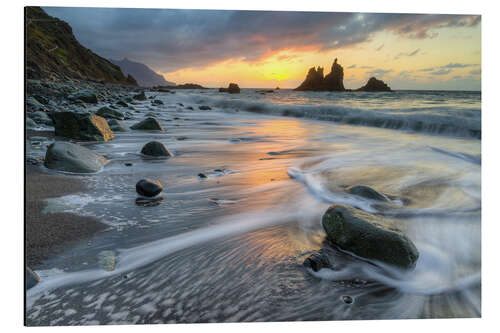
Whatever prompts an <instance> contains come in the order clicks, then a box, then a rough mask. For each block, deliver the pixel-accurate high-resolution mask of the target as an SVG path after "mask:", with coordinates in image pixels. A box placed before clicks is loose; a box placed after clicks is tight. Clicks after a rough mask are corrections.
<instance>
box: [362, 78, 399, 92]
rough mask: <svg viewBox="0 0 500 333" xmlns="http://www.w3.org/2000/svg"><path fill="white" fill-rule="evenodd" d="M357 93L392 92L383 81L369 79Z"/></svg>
mask: <svg viewBox="0 0 500 333" xmlns="http://www.w3.org/2000/svg"><path fill="white" fill-rule="evenodd" d="M357 91H392V90H391V88H390V87H389V86H388V85H387V84H385V82H384V81H382V80H378V79H376V78H375V77H371V78H370V79H369V80H368V82H367V83H366V84H365V85H364V86H362V87H361V88H359V89H357Z"/></svg>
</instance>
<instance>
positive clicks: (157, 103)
mask: <svg viewBox="0 0 500 333" xmlns="http://www.w3.org/2000/svg"><path fill="white" fill-rule="evenodd" d="M151 104H153V105H163V101H162V100H160V99H154V100H153V101H152V102H151Z"/></svg>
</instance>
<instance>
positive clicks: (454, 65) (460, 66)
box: [441, 62, 477, 68]
mask: <svg viewBox="0 0 500 333" xmlns="http://www.w3.org/2000/svg"><path fill="white" fill-rule="evenodd" d="M471 66H477V64H459V63H452V62H450V63H449V64H448V65H444V66H441V68H465V67H471Z"/></svg>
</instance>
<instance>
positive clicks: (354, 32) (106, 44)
mask: <svg viewBox="0 0 500 333" xmlns="http://www.w3.org/2000/svg"><path fill="white" fill-rule="evenodd" d="M44 9H45V10H46V11H47V12H48V14H49V15H52V16H56V17H58V18H60V19H63V20H65V21H67V22H68V23H69V24H70V25H71V26H72V28H73V31H74V33H75V35H76V37H77V39H78V40H79V41H80V42H81V43H82V44H83V45H85V46H86V47H88V48H90V49H91V50H93V51H94V52H96V53H97V54H99V55H101V56H103V57H106V58H123V57H127V58H129V59H133V60H136V61H140V62H143V63H146V64H148V65H150V66H151V67H153V68H154V69H156V70H158V71H161V72H171V71H174V70H179V69H182V68H194V67H205V66H208V65H211V64H214V63H217V62H221V61H225V60H227V59H240V60H242V61H246V62H257V61H260V60H262V59H264V58H266V57H269V56H272V55H274V54H277V53H280V52H283V51H286V50H290V51H301V50H302V51H330V50H335V49H342V48H346V47H351V46H355V45H358V44H360V43H363V42H367V41H370V40H371V37H372V36H373V34H374V33H376V32H379V31H389V32H393V33H395V34H397V35H399V36H401V37H403V38H431V37H432V36H434V35H435V34H437V32H436V31H437V30H439V29H440V28H443V27H464V26H474V25H477V24H479V23H480V21H481V17H480V16H470V15H422V14H376V13H372V14H370V13H369V14H362V15H360V14H358V13H334V12H276V11H230V10H178V9H175V10H174V9H133V8H83V7H78V8H76V7H73V8H72V7H44Z"/></svg>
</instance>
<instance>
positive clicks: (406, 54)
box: [394, 49, 420, 59]
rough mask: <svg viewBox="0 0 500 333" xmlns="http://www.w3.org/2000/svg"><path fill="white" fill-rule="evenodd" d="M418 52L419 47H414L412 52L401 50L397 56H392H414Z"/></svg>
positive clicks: (396, 57) (397, 57)
mask: <svg viewBox="0 0 500 333" xmlns="http://www.w3.org/2000/svg"><path fill="white" fill-rule="evenodd" d="M419 52H420V49H416V50H414V51H412V52H401V53H399V54H398V55H397V56H395V57H394V59H399V58H402V57H414V56H416V55H417V54H418V53H419Z"/></svg>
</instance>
